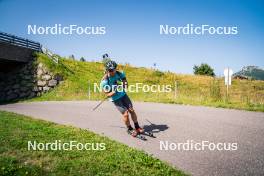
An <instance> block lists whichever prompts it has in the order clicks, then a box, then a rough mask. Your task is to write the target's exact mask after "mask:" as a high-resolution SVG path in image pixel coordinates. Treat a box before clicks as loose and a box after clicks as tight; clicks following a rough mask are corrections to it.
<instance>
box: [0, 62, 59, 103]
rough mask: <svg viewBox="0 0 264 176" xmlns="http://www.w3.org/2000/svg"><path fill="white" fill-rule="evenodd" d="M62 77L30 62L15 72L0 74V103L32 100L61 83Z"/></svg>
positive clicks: (39, 64)
mask: <svg viewBox="0 0 264 176" xmlns="http://www.w3.org/2000/svg"><path fill="white" fill-rule="evenodd" d="M61 81H62V77H61V76H60V75H55V74H53V73H52V72H50V71H49V70H48V69H47V67H45V66H44V65H43V64H42V63H38V62H36V60H34V61H30V62H28V63H27V64H25V65H22V66H21V67H20V68H18V69H16V70H15V71H12V72H8V73H0V101H2V102H3V101H12V100H18V99H24V98H33V97H36V96H40V95H42V94H43V93H45V92H47V91H49V90H50V89H52V88H54V87H55V86H57V85H58V84H59V83H61Z"/></svg>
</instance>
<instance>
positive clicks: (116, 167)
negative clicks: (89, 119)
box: [0, 111, 184, 176]
mask: <svg viewBox="0 0 264 176" xmlns="http://www.w3.org/2000/svg"><path fill="white" fill-rule="evenodd" d="M0 117H1V120H0V141H1V145H0V175H5V176H7V175H10V176H11V175H12V176H13V175H19V176H23V175H30V176H32V175H37V176H39V175H91V176H94V175H114V176H118V175H120V176H121V175H122V176H123V175H140V176H142V175H184V173H183V172H180V171H178V170H176V169H174V168H172V167H170V166H168V165H167V164H165V163H163V162H162V161H160V160H158V159H155V158H153V157H151V156H149V155H147V154H145V153H144V152H141V151H138V150H135V149H132V148H130V147H127V146H125V145H123V144H121V143H118V142H115V141H113V140H110V139H109V138H106V137H103V136H99V135H96V134H94V133H92V132H90V131H87V130H82V129H78V128H73V127H67V126H63V125H57V124H54V123H50V122H45V121H41V120H35V119H31V118H30V117H25V116H22V115H18V114H14V113H9V112H4V111H0ZM34 140H36V141H37V142H38V143H47V142H54V141H55V140H61V141H62V142H69V141H78V142H80V143H105V146H106V149H105V150H98V151H91V150H87V151H86V150H76V149H75V150H68V151H63V150H57V151H54V150H46V151H45V150H38V151H34V150H28V146H27V145H28V144H27V143H28V141H34Z"/></svg>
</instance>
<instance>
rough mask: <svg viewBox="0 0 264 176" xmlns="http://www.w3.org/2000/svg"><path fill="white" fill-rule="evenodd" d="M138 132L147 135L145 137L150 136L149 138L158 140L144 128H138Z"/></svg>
mask: <svg viewBox="0 0 264 176" xmlns="http://www.w3.org/2000/svg"><path fill="white" fill-rule="evenodd" d="M136 131H137V133H138V134H141V135H145V136H149V137H152V138H156V137H155V136H154V135H153V133H152V132H149V131H145V130H144V129H143V128H137V129H136Z"/></svg>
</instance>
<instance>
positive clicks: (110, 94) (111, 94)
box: [107, 92, 115, 97]
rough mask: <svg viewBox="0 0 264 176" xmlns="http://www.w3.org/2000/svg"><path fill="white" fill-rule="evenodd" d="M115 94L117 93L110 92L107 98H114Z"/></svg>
mask: <svg viewBox="0 0 264 176" xmlns="http://www.w3.org/2000/svg"><path fill="white" fill-rule="evenodd" d="M114 94H115V92H109V93H107V97H112V96H113V95H114Z"/></svg>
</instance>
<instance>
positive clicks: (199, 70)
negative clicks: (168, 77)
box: [193, 63, 215, 76]
mask: <svg viewBox="0 0 264 176" xmlns="http://www.w3.org/2000/svg"><path fill="white" fill-rule="evenodd" d="M193 73H194V74H195V75H207V76H215V73H214V69H213V68H212V67H211V66H210V65H208V64H205V63H202V64H201V65H200V66H197V65H194V67H193Z"/></svg>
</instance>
